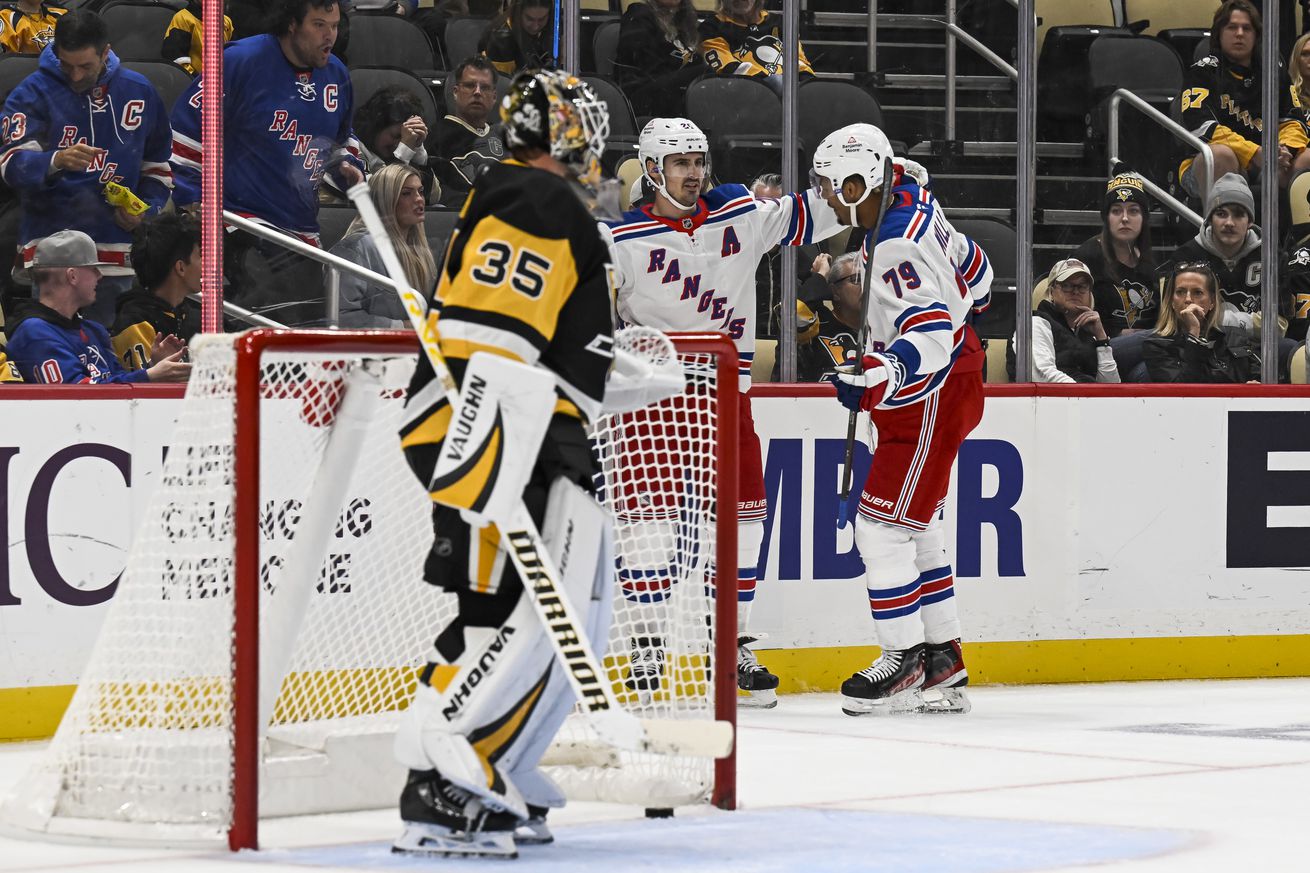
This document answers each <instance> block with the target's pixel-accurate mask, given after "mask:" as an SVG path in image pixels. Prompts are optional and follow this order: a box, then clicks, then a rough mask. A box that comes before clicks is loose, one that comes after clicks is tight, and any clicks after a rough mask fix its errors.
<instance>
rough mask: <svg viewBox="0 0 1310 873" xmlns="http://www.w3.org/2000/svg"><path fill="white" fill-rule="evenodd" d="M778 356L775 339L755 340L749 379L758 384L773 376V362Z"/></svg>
mask: <svg viewBox="0 0 1310 873" xmlns="http://www.w3.org/2000/svg"><path fill="white" fill-rule="evenodd" d="M777 357H778V341H777V340H776V339H757V340H755V358H754V359H753V360H752V361H751V381H752V382H754V383H756V384H757V385H758V384H762V383H764V382H768V381H770V380H772V378H773V362H774V361H775V360H777Z"/></svg>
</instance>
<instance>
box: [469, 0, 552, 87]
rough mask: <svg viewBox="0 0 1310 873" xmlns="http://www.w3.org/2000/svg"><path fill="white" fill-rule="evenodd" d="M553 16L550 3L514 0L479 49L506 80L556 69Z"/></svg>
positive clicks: (484, 36)
mask: <svg viewBox="0 0 1310 873" xmlns="http://www.w3.org/2000/svg"><path fill="white" fill-rule="evenodd" d="M550 12H551V2H550V0H511V2H510V3H509V5H508V6H507V7H506V9H505V12H504V13H503V14H502V15H501V16H500V17H499V18H498V19H496V20H495V21H494V22H492V25H491V27H490V28H488V30H487V32H486V34H485V35H483V37H482V42H481V44H480V45H479V46H478V49H479V50H480V51H481V52H482V54H484V55H486V56H487V60H489V61H491V63H492V65H493V66H494V67H495V68H496V69H497V70H499V71H500V72H502V73H504V74H505V75H506V76H512V75H514V74H515V73H516V72H518V71H519V70H531V69H542V70H553V69H555V49H554V35H553V33H552V32H551V31H550V28H549V25H550Z"/></svg>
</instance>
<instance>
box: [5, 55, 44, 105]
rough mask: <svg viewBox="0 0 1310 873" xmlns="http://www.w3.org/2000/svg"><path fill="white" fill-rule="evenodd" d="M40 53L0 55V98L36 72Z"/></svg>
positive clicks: (7, 94) (6, 95)
mask: <svg viewBox="0 0 1310 873" xmlns="http://www.w3.org/2000/svg"><path fill="white" fill-rule="evenodd" d="M39 64H40V55H10V54H3V55H0V100H3V99H4V98H6V97H8V96H9V92H10V91H13V90H14V89H15V88H17V87H18V83H19V82H21V81H23V80H24V79H26V78H27V77H28V76H30V75H32V74H33V73H35V72H36V68H37V66H39Z"/></svg>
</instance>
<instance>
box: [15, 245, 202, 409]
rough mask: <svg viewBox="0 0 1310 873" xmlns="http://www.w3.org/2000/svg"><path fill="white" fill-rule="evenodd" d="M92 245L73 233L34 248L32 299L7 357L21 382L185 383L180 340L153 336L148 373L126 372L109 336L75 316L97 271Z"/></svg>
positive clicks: (90, 293)
mask: <svg viewBox="0 0 1310 873" xmlns="http://www.w3.org/2000/svg"><path fill="white" fill-rule="evenodd" d="M98 257H99V254H98V253H97V249H96V243H95V241H94V240H92V239H91V237H89V236H87V235H86V234H84V233H82V232H81V231H78V230H64V231H60V232H58V233H52V234H50V235H49V236H47V237H45V238H44V239H42V240H41V241H40V242H39V243H37V245H36V251H35V252H34V253H33V255H32V277H33V279H34V281H35V284H36V291H37V298H36V299H35V300H32V301H30V302H29V303H28V304H27V306H26V307H24V309H23V310H22V312H21V313H20V314H19V316H18V319H17V321H15V323H14V326H13V330H12V331H11V332H10V340H9V354H10V355H11V356H12V357H13V359H14V362H15V363H17V364H18V369H19V371H20V372H21V373H22V375H23V379H24V381H27V382H43V383H47V384H58V383H67V384H86V383H91V384H101V383H107V382H185V381H186V380H187V378H188V377H189V376H190V375H191V365H190V364H188V363H184V362H183V361H182V360H181V357H182V353H183V352H184V351H185V350H186V349H185V347H184V346H183V345H182V342H181V340H179V339H177V338H176V337H171V338H170V339H168V340H165V339H164V338H163V337H156V338H155V344H154V348H153V349H152V350H151V360H152V361H154V362H155V363H153V364H152V365H151V366H150V368H149V369H146V370H133V371H131V372H128V371H127V370H124V369H123V365H122V364H120V363H119V362H118V358H117V357H115V355H114V351H113V345H112V344H111V343H110V341H109V333H108V331H106V330H105V329H104V327H102V326H101V325H100V324H98V323H96V322H94V321H91V320H90V319H87V318H84V317H82V316H81V315H79V314H78V311H79V310H84V309H85V308H86V307H87V306H88V305H89V304H90V303H91V301H92V300H94V299H95V296H96V283H97V282H98V281H99V280H100V269H99V268H100V267H105V266H112V265H111V264H107V263H106V262H104V261H100V260H97V258H98Z"/></svg>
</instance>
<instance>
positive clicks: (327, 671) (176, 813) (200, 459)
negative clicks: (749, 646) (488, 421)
mask: <svg viewBox="0 0 1310 873" xmlns="http://www.w3.org/2000/svg"><path fill="white" fill-rule="evenodd" d="M673 339H674V343H675V346H676V348H677V350H678V355H679V360H680V361H681V362H682V365H683V369H684V373H685V374H686V376H687V383H688V385H687V389H686V391H684V393H683V394H682V395H679V396H675V397H673V398H670V399H668V400H666V401H662V402H661V403H660V404H657V405H656V406H655V407H651V408H650V410H651V414H652V415H657V414H658V415H662V416H664V418H663V420H664V421H675V422H679V427H680V432H681V430H682V429H684V425H686V424H687V423H690V425H692V426H693V431H694V434H693V438H692V439H690V440H689V441H688V449H687V457H685V458H678V459H675V460H676V462H677V464H679V465H699V466H698V467H697V469H698V470H699V473H698V474H697V476H699V477H700V478H699V479H697V481H701V482H709V483H711V484H712V496H713V500H712V501H711V502H710V503H708V504H706V503H705V502H704V501H700V502H696V501H689V502H688V504H687V505H686V506H683V507H681V508H680V509H679V518H680V524H681V527H682V529H681V530H680V533H679V543H680V545H679V548H680V549H682V550H683V552H684V553H683V554H680V555H679V557H680V560H679V561H678V562H675V563H678V564H679V566H680V567H681V568H682V570H683V572H684V576H685V578H683V580H682V583H681V585H680V587H678V588H676V589H675V590H676V591H678V592H680V593H678V595H677V596H675V597H672V598H670V601H669V604H670V611H669V614H668V616H667V617H666V618H665V619H664V621H665V622H666V623H667V624H669V625H676V628H675V630H677V633H671V634H670V635H669V638H668V639H669V645H670V646H671V648H670V650H669V663H670V665H672V666H671V667H670V678H669V681H668V683H667V685H666V687H665V688H664V689H663V690H662V692H661V693H659V694H655V695H654V696H653V697H652V698H651V699H644V698H640V697H635V696H633V695H631V694H628V695H627V696H625V697H621V703H622V705H624V707H625V708H628V709H631V710H632V711H634V712H635V713H636V714H637V715H639V716H647V715H649V716H652V717H657V718H670V717H674V718H691V719H694V718H705V719H714V720H721V721H726V722H729V723H731V724H734V725H735V722H736V696H737V689H736V667H735V665H736V572H735V570H736V493H737V482H736V464H735V462H734V461H733V458H734V457H735V453H736V450H737V433H736V431H737V397H736V392H737V388H736V385H737V379H736V373H737V356H736V352H735V350H734V348H733V346H732V344H731V343H730V342H729V341H728V340H727V339H726V338H725V337H722V336H718V335H691V336H676V337H674V338H673ZM417 349H418V344H417V341H416V339H415V337H414V336H413V334H411V333H409V332H402V331H326V330H325V331H285V330H265V329H259V330H253V331H248V332H246V333H243V334H239V335H205V336H203V337H198V338H197V340H196V341H195V343H194V346H193V351H194V353H195V359H196V368H195V372H194V374H193V377H192V382H191V384H190V385H189V386H188V393H187V398H186V400H185V401H184V403H183V406H182V412H181V414H180V416H179V420H178V424H177V428H176V430H175V433H174V436H173V439H172V442H171V445H170V450H169V453H168V458H167V459H166V462H165V468H164V472H163V474H162V476H161V477H160V481H159V484H158V486H157V487H156V490H155V492H154V493H153V494H152V496H151V499H150V501H149V504H148V506H147V508H146V512H145V518H144V519H143V522H142V524H141V526H140V528H139V530H138V533H137V535H136V538H135V539H134V541H133V544H132V548H131V550H130V552H129V556H128V564H127V568H126V569H125V570H124V573H123V577H122V581H121V583H120V587H119V589H118V592H117V593H116V596H115V598H114V600H113V601H112V602H111V604H110V609H109V613H108V615H107V616H106V621H105V625H104V627H103V628H102V631H101V634H100V637H99V638H98V640H97V642H96V646H95V648H94V650H93V652H92V656H91V659H90V661H89V664H88V667H87V670H86V673H85V675H84V676H83V677H82V681H81V683H80V684H79V687H78V690H77V693H76V694H75V696H74V699H73V702H72V704H71V705H70V707H69V710H68V712H67V713H66V715H65V718H64V720H63V722H62V723H61V725H60V728H59V730H58V732H57V734H56V736H55V738H54V740H53V741H52V743H51V745H50V747H49V748H48V749H47V750H46V751H45V753H44V754H43V757H42V759H41V760H40V761H39V762H38V763H37V764H36V765H35V766H34V768H33V769H32V771H31V772H29V774H27V776H26V777H25V778H24V779H23V780H22V781H21V782H20V783H19V785H18V787H17V790H16V791H15V793H14V794H12V795H10V796H9V797H7V798H5V799H4V801H3V803H0V823H2V824H3V825H4V826H5V827H6V829H8V830H10V831H20V832H26V833H29V834H33V833H34V834H38V835H46V836H51V837H61V838H64V839H69V838H72V839H90V840H108V841H111V842H119V843H143V844H154V845H158V844H160V843H164V844H174V845H196V844H201V845H212V843H213V842H214V841H215V840H216V839H223V838H226V841H227V843H228V845H229V846H230V847H231V848H232V849H234V850H235V849H241V848H256V847H257V846H258V831H259V819H260V816H261V813H262V814H263V816H264V817H269V816H283V815H297V814H306V813H314V812H335V811H348V810H352V809H366V808H378V807H385V806H389V805H391V804H394V803H395V802H396V798H397V796H398V793H399V787H400V784H401V781H402V780H403V773H402V772H400V771H398V770H397V769H396V768H398V765H396V764H395V763H394V762H393V761H392V759H391V753H390V740H389V737H390V734H391V732H392V731H393V730H394V722H395V720H396V719H397V718H398V717H399V714H400V712H401V710H403V709H404V708H405V705H406V704H407V702H408V700H409V698H410V696H412V693H413V689H414V683H415V681H416V674H417V668H418V667H419V666H421V663H422V661H423V659H424V656H425V653H426V652H427V651H428V649H429V648H430V646H431V641H432V639H433V637H434V636H435V634H436V633H437V631H438V630H439V629H440V627H441V626H443V624H442V622H443V621H444V620H448V617H449V616H450V615H453V610H454V605H453V597H452V596H449V595H446V594H445V593H444V592H439V591H437V590H436V589H433V588H432V587H431V586H428V585H426V584H425V583H423V582H422V580H421V566H422V559H423V557H424V555H425V554H426V552H427V549H428V548H429V547H430V545H431V523H430V504H429V501H428V498H427V495H426V493H425V492H424V491H423V489H422V487H421V486H420V485H419V484H418V482H417V481H416V480H415V479H414V477H413V476H412V474H411V473H410V472H409V470H408V468H407V467H406V466H405V464H404V461H403V457H402V455H401V452H400V447H399V438H398V433H397V432H398V427H397V425H398V423H399V420H400V411H401V406H402V403H403V399H404V389H405V386H406V385H407V384H408V379H409V375H410V374H412V369H413V365H414V362H415V361H416V359H417ZM361 388H363V389H365V390H359V389H361ZM645 412H647V410H640V411H638V412H637V413H629V414H626V415H625V416H616V417H612V418H611V417H603V418H602V420H601V421H600V422H597V423H596V424H595V426H594V427H593V442H594V443H595V444H596V445H597V447H598V448H597V450H598V452H599V453H600V454H601V456H602V458H601V460H602V467H603V468H604V463H605V458H609V459H611V460H612V459H613V458H615V457H625V456H627V455H626V454H625V452H624V451H623V450H622V449H618V450H613V449H611V450H610V452H609V454H608V455H607V454H606V449H605V448H604V446H605V445H606V441H607V440H609V441H614V440H621V439H623V438H624V435H625V434H626V433H627V432H628V430H629V429H630V424H631V416H640V415H641V414H643V413H645ZM616 422H617V423H616ZM696 428H699V430H695V429H696ZM697 440H700V441H699V442H697ZM343 470H344V471H346V473H345V474H344V475H343V474H342V471H343ZM683 476H684V480H685V481H686V482H691V481H692V479H693V477H692V476H691V475H690V474H683ZM600 496H601V499H602V502H604V501H605V499H606V492H605V487H604V483H603V481H602V483H601V493H600ZM622 527H623V523H622V522H621V521H618V522H616V543H618V547H617V551H619V552H620V553H621V554H620V555H619V559H620V560H623V559H625V558H626V557H630V556H631V555H630V554H628V553H630V552H631V550H632V549H633V548H634V546H633V545H632V542H633V541H632V540H631V538H629V540H627V541H626V542H627V545H624V543H625V540H624V536H623V531H622ZM424 534H426V540H424V539H423V536H424ZM625 550H626V551H625ZM711 555H712V560H711V559H710V556H711ZM720 582H722V587H721V586H720V584H719V583H720ZM718 590H723V591H725V592H730V596H725V597H717V596H713V595H712V594H711V593H710V592H712V591H718ZM626 608H627V605H625V604H624V601H623V599H622V598H621V597H616V601H615V622H614V625H613V626H612V630H611V634H610V640H609V641H608V645H607V646H606V647H605V650H604V651H602V650H601V649H602V647H601V646H600V645H597V655H598V656H600V657H601V658H603V661H604V664H605V667H606V670H607V672H608V673H609V676H610V679H611V680H612V681H613V682H614V683H615V684H616V687H619V686H621V684H622V679H623V676H624V675H625V672H624V671H625V670H626V664H627V655H628V647H627V644H628V639H629V636H630V634H631V631H630V629H628V628H626V626H625V624H624V621H625V620H626V619H625V617H624V610H625V609H626ZM707 629H708V633H707ZM674 646H676V648H673V647H674ZM679 677H681V678H679ZM687 677H690V678H687ZM707 680H708V681H707ZM580 721H581V720H578V719H573V718H570V720H569V721H568V722H566V725H565V728H564V729H563V730H561V738H562V739H567V740H568V742H569V747H570V749H571V751H572V755H571V756H570V755H568V754H565V755H563V756H562V757H563V758H565V759H568V758H570V757H572V758H573V759H574V760H572V761H568V760H566V761H563V762H556V765H555V766H553V767H552V768H551V772H552V775H557V774H558V776H559V777H560V778H558V780H557V781H560V782H561V784H563V785H564V786H565V788H566V791H568V792H569V794H570V796H581V797H582V798H586V799H608V800H615V801H618V802H627V803H634V802H635V803H642V804H644V805H646V806H659V807H665V806H672V805H680V804H682V803H699V802H709V803H712V804H714V805H716V806H718V807H721V808H725V809H731V808H734V807H735V801H736V770H735V766H736V765H735V752H734V753H733V754H732V755H729V756H728V757H726V758H724V759H720V760H717V761H713V762H710V761H708V760H707V759H690V760H688V759H666V758H662V757H659V756H653V755H640V754H636V753H628V752H613V751H611V754H609V755H608V756H601V758H603V760H599V761H598V760H592V758H591V757H588V755H587V754H583V755H582V756H581V759H580V760H579V756H578V750H579V749H583V750H585V749H587V748H588V743H587V739H588V737H587V735H586V728H585V725H580V724H579V722H580ZM552 751H554V749H552ZM319 758H321V759H322V766H321V767H320V766H318V764H315V766H314V767H312V768H309V770H307V769H306V763H305V762H306V761H308V760H310V759H313V760H315V761H317V760H318V759H319ZM352 762H365V763H366V764H367V766H365V767H363V768H362V771H361V766H360V765H359V764H358V763H355V765H354V767H353V769H352V766H351V765H352ZM310 771H312V772H310ZM564 777H567V778H564ZM577 792H580V795H578V794H577Z"/></svg>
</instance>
